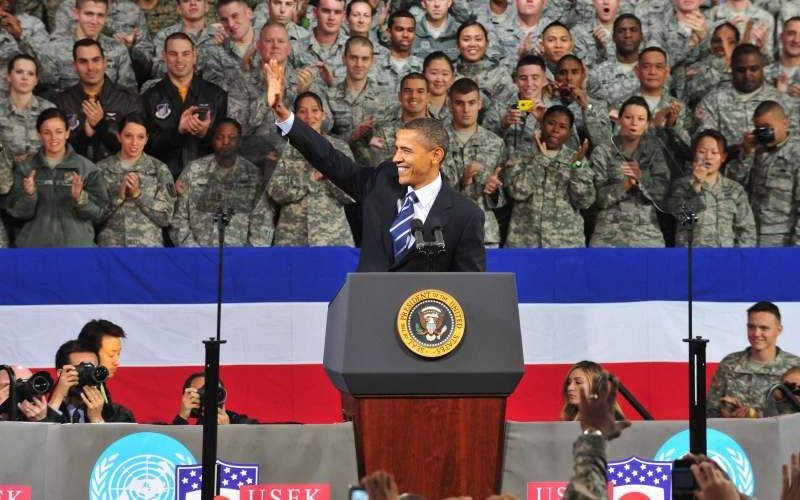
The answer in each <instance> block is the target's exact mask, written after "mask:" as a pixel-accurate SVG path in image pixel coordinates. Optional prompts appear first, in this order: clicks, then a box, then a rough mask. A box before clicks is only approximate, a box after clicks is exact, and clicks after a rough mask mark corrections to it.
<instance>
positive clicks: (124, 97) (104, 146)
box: [53, 38, 142, 163]
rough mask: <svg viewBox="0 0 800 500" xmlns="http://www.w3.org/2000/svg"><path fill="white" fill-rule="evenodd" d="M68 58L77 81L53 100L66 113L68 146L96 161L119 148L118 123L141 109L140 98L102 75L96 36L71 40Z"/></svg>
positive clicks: (101, 55)
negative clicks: (72, 65) (75, 73)
mask: <svg viewBox="0 0 800 500" xmlns="http://www.w3.org/2000/svg"><path fill="white" fill-rule="evenodd" d="M72 60H73V64H74V65H75V71H76V72H77V73H78V79H79V80H80V81H79V83H78V84H77V85H73V86H72V87H69V88H68V89H66V90H64V91H63V92H61V93H59V94H58V95H56V96H55V98H54V99H53V102H54V104H55V105H56V106H57V107H58V108H59V109H60V110H61V111H63V112H64V114H65V115H66V117H67V126H68V127H69V131H70V134H69V143H70V144H71V145H72V148H73V149H74V150H75V151H76V152H77V153H78V154H80V155H83V156H85V157H86V158H89V159H90V160H92V162H94V163H97V162H98V161H100V160H102V159H104V158H106V157H108V156H111V155H112V154H114V153H116V152H117V151H119V147H120V146H119V140H117V133H118V132H119V126H118V124H119V123H120V122H121V121H122V119H123V118H125V116H127V115H129V114H131V113H141V112H142V100H141V99H140V98H139V95H138V94H137V93H136V92H134V91H133V90H131V89H129V88H127V87H121V86H119V85H117V84H116V83H114V82H113V81H111V80H110V79H109V78H108V77H107V76H106V74H105V72H106V67H107V66H108V62H107V61H106V58H105V54H104V53H103V48H102V47H101V46H100V44H99V43H98V42H97V41H96V40H92V39H91V38H84V39H82V40H78V41H77V42H75V45H74V46H73V47H72Z"/></svg>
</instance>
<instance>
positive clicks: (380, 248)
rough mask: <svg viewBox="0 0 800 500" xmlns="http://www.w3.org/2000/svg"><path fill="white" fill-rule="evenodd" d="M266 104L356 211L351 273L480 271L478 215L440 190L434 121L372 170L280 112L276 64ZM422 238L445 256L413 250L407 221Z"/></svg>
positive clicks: (443, 144)
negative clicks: (438, 241)
mask: <svg viewBox="0 0 800 500" xmlns="http://www.w3.org/2000/svg"><path fill="white" fill-rule="evenodd" d="M264 70H265V72H266V73H267V78H266V80H267V104H268V106H270V107H272V109H273V110H274V111H275V115H276V116H277V123H276V125H278V127H279V128H280V129H281V131H282V133H283V134H284V135H286V136H287V137H288V138H289V142H290V143H291V144H292V146H294V147H295V148H296V149H297V150H298V151H299V152H300V153H301V154H302V155H303V156H304V157H305V158H306V160H308V162H309V163H310V164H311V165H313V166H314V168H316V169H317V170H319V171H320V172H322V174H324V175H325V177H326V178H328V179H330V181H331V182H333V183H334V184H335V185H336V186H338V187H339V188H341V189H342V190H344V191H345V192H346V193H347V194H348V195H350V196H351V197H352V198H353V199H354V200H356V201H357V202H360V203H361V206H362V216H363V226H362V234H363V237H362V241H361V256H360V258H359V262H358V271H361V272H370V271H372V272H380V271H404V272H414V271H417V272H419V271H484V270H485V269H486V252H485V250H484V247H483V220H484V217H483V212H482V211H481V210H480V208H478V206H477V205H476V204H475V203H474V202H473V201H472V200H470V199H468V198H466V197H465V196H464V195H462V194H460V193H457V192H456V191H455V190H454V189H453V188H451V187H450V186H449V185H448V183H446V182H442V176H441V174H440V172H439V169H440V167H441V164H442V162H443V161H444V159H445V153H446V150H447V131H446V130H445V128H444V126H443V125H442V123H441V122H439V121H438V120H435V119H432V118H418V119H415V120H412V121H410V122H409V123H406V124H404V125H403V127H402V128H401V129H399V130H398V131H397V138H396V142H395V153H394V157H393V158H392V159H391V160H387V161H384V162H382V163H381V164H380V165H378V166H377V167H376V168H367V167H363V166H360V165H357V164H356V163H355V162H353V160H351V159H350V158H348V157H347V156H345V155H344V154H342V153H340V152H339V151H337V150H336V149H334V148H333V146H331V144H330V143H329V142H328V141H326V140H325V139H324V138H323V137H321V136H320V135H319V134H318V133H316V132H314V130H312V129H311V128H310V127H309V126H307V125H306V124H304V123H303V122H302V120H295V119H294V118H295V117H294V114H293V113H291V112H290V111H289V109H287V108H286V106H284V104H283V93H284V75H283V68H282V67H281V66H280V65H279V64H278V63H277V61H274V60H272V61H270V62H269V63H268V64H266V65H265V66H264ZM413 219H418V220H420V221H421V222H422V224H423V227H422V234H423V237H424V238H425V239H432V236H433V233H435V231H434V229H435V228H441V232H442V233H443V242H444V251H443V252H442V253H441V254H439V255H437V256H436V257H435V258H434V259H433V260H432V261H430V262H429V261H428V259H426V258H425V256H424V255H423V254H422V253H421V252H419V251H418V250H417V248H416V246H415V239H414V236H413V232H412V227H413V224H412V220H413Z"/></svg>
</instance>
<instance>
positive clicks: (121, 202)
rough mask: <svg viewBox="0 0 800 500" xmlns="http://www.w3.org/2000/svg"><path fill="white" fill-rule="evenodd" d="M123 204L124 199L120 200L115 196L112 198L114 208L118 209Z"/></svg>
mask: <svg viewBox="0 0 800 500" xmlns="http://www.w3.org/2000/svg"><path fill="white" fill-rule="evenodd" d="M123 203H125V199H124V198H121V197H119V196H117V197H116V198H114V206H115V207H117V208H119V207H121V206H122V204H123Z"/></svg>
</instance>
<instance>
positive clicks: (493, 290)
mask: <svg viewBox="0 0 800 500" xmlns="http://www.w3.org/2000/svg"><path fill="white" fill-rule="evenodd" d="M430 290H437V291H442V292H445V293H446V294H448V295H450V296H452V298H453V299H455V301H456V302H457V303H458V305H459V306H460V307H461V310H462V311H463V326H464V331H463V337H462V339H461V341H460V343H459V344H458V346H457V347H456V348H455V349H453V350H452V351H451V352H449V353H447V354H445V355H444V356H441V357H425V356H423V355H420V354H419V353H417V352H414V351H413V350H412V348H410V347H409V345H408V343H407V341H403V339H402V338H401V336H400V335H399V334H398V329H399V325H398V313H399V311H400V310H401V308H403V307H406V308H407V310H409V309H408V307H409V303H414V302H415V300H416V297H432V298H433V300H432V301H429V300H422V302H424V304H421V305H420V307H423V308H425V307H427V306H430V305H433V306H434V307H438V308H440V309H444V308H442V307H440V306H441V303H437V302H436V300H435V298H436V297H437V294H436V293H433V294H430V295H428V294H426V293H422V294H420V292H423V291H430ZM412 298H413V299H412ZM404 303H405V305H404ZM418 309H419V308H417V309H415V310H414V311H418ZM457 317H458V316H457V315H456V318H457ZM414 319H415V316H414V314H410V315H409V321H410V322H412V323H413V321H414ZM401 323H403V324H406V323H407V322H405V323H404V322H401ZM409 324H410V323H409ZM412 330H413V329H412ZM423 333H424V332H423ZM423 343H424V342H423ZM324 365H325V369H326V371H327V372H328V375H329V377H330V378H331V381H332V382H333V384H334V385H335V386H336V387H337V388H338V389H339V390H340V392H341V393H342V412H343V415H344V418H345V420H351V421H353V423H354V428H355V433H356V436H355V438H356V446H357V454H358V465H359V474H360V475H361V476H364V475H366V474H370V473H372V472H374V471H376V470H379V469H383V470H386V471H389V472H391V473H393V474H394V475H395V478H396V479H397V482H398V486H399V488H400V491H401V492H411V493H419V494H422V495H424V496H425V497H427V498H429V499H431V500H434V499H442V498H446V497H448V496H460V495H471V496H473V497H475V498H486V497H487V496H489V495H491V494H492V493H497V492H499V488H500V478H501V476H500V473H501V469H502V465H503V464H502V456H503V446H504V436H505V433H504V429H505V402H506V397H507V396H508V395H509V394H511V392H513V390H514V388H515V387H516V385H517V383H518V382H519V380H520V378H521V377H522V373H523V367H524V365H523V358H522V341H521V336H520V329H519V310H518V306H517V295H516V285H515V281H514V276H513V275H512V274H506V273H502V274H500V273H499V274H488V273H369V274H350V275H348V278H347V282H346V283H345V285H344V286H343V287H342V289H341V290H340V291H339V293H338V294H337V296H336V298H335V299H334V300H333V302H332V303H331V305H330V308H329V312H328V324H327V330H326V338H325V356H324Z"/></svg>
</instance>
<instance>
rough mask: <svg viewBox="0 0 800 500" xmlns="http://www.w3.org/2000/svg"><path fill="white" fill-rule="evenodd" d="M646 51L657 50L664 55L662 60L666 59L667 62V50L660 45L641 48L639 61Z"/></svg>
mask: <svg viewBox="0 0 800 500" xmlns="http://www.w3.org/2000/svg"><path fill="white" fill-rule="evenodd" d="M648 52H658V53H659V54H661V55H662V56H664V60H665V61H667V63H669V56H668V55H667V52H666V51H665V50H664V49H662V48H661V47H656V46H652V47H645V48H643V49H642V51H641V52H639V60H640V61H641V60H642V56H643V55H645V54H647V53H648Z"/></svg>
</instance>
